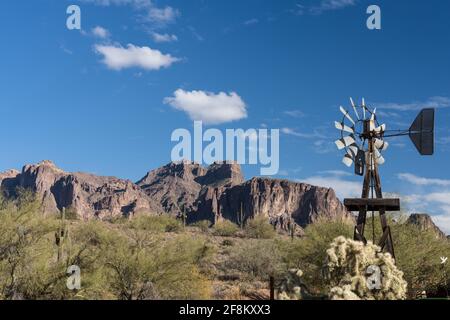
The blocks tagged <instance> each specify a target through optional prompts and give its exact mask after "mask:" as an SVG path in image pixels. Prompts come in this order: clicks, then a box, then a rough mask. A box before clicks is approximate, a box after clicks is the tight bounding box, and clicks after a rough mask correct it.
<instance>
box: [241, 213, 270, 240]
mask: <svg viewBox="0 0 450 320" xmlns="http://www.w3.org/2000/svg"><path fill="white" fill-rule="evenodd" d="M245 235H246V236H247V237H249V238H254V239H272V238H274V237H275V235H276V231H275V229H274V228H273V226H272V225H271V224H270V223H269V221H267V218H265V217H256V218H254V219H251V220H249V221H248V222H247V224H246V225H245Z"/></svg>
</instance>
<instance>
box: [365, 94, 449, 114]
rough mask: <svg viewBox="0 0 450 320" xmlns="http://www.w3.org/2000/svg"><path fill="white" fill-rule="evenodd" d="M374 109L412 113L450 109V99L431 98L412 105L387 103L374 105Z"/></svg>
mask: <svg viewBox="0 0 450 320" xmlns="http://www.w3.org/2000/svg"><path fill="white" fill-rule="evenodd" d="M373 106H374V107H376V108H377V109H390V110H397V111H411V110H421V109H424V108H436V109H439V108H448V107H450V98H448V97H440V96H436V97H431V98H428V99H427V100H426V101H415V102H410V103H395V102H386V103H374V104H373Z"/></svg>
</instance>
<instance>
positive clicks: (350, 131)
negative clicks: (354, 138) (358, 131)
mask: <svg viewBox="0 0 450 320" xmlns="http://www.w3.org/2000/svg"><path fill="white" fill-rule="evenodd" d="M334 126H335V127H336V129H339V130H343V131H345V132H348V133H355V130H354V129H353V128H350V127H348V126H346V125H345V124H342V123H340V122H337V121H335V122H334Z"/></svg>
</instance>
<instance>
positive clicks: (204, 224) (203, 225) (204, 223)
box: [192, 220, 212, 232]
mask: <svg viewBox="0 0 450 320" xmlns="http://www.w3.org/2000/svg"><path fill="white" fill-rule="evenodd" d="M211 225H212V223H211V221H209V220H201V221H197V222H196V223H194V224H193V225H192V226H193V227H197V228H199V229H200V230H201V231H202V232H208V231H209V228H210V227H211Z"/></svg>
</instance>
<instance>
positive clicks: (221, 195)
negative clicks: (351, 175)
mask: <svg viewBox="0 0 450 320" xmlns="http://www.w3.org/2000/svg"><path fill="white" fill-rule="evenodd" d="M0 184H1V186H2V189H3V192H4V193H5V195H6V196H7V197H10V198H12V197H15V196H16V195H17V190H18V188H24V189H30V190H32V191H33V192H35V193H36V194H37V197H38V199H39V200H40V201H41V203H42V207H43V209H44V211H45V212H46V213H54V212H58V211H60V210H61V209H62V208H63V207H65V208H71V209H73V210H74V211H76V213H77V214H78V216H79V217H80V218H82V219H85V220H87V219H91V218H95V217H98V218H107V217H116V216H132V215H135V214H137V213H141V212H142V213H149V214H170V215H174V216H179V215H180V214H181V213H183V212H184V213H185V214H186V215H187V219H188V222H191V223H192V222H196V221H200V220H210V221H212V222H216V221H218V220H221V219H227V220H231V221H234V222H239V220H241V219H244V220H248V219H250V218H253V217H256V216H264V217H266V218H267V219H268V220H269V221H271V222H272V223H273V224H274V225H277V226H280V227H281V228H283V226H285V225H286V223H287V222H288V221H289V222H292V221H293V222H295V223H297V224H298V225H299V226H302V227H304V226H306V225H308V224H309V223H312V222H314V221H315V220H316V219H317V218H318V217H320V216H325V217H329V218H335V217H341V216H346V215H347V211H346V210H345V208H344V206H343V205H342V203H341V202H340V201H339V200H338V199H337V197H336V195H335V193H334V191H333V190H332V189H328V188H320V187H315V186H311V185H308V184H303V183H295V182H291V181H288V180H278V179H268V178H253V179H251V180H249V181H244V178H243V175H242V172H241V168H240V166H239V165H237V164H235V163H215V164H213V165H211V166H209V167H208V168H204V167H202V166H200V165H198V164H195V163H190V162H180V163H169V164H167V165H166V166H164V167H161V168H158V169H156V170H153V171H150V172H148V173H147V174H146V175H145V176H144V177H143V178H142V179H140V180H139V181H138V182H136V183H133V182H131V181H129V180H123V179H118V178H114V177H101V176H96V175H92V174H87V173H70V172H65V171H63V170H61V169H59V168H58V167H56V165H55V164H54V163H52V162H51V161H43V162H41V163H38V164H36V165H27V166H25V167H23V169H22V171H21V172H18V171H11V170H10V171H7V172H5V173H2V174H0ZM241 208H242V215H241Z"/></svg>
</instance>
